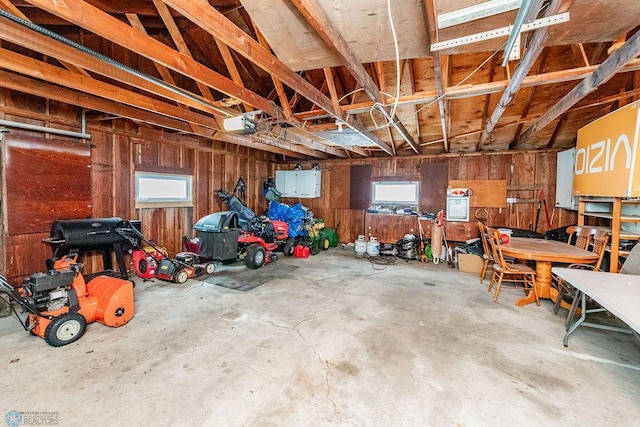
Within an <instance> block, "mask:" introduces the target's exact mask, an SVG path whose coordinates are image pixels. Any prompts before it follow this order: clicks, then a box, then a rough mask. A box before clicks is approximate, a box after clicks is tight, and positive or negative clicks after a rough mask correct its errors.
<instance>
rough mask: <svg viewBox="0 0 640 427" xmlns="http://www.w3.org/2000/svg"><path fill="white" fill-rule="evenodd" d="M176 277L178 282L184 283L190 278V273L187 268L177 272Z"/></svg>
mask: <svg viewBox="0 0 640 427" xmlns="http://www.w3.org/2000/svg"><path fill="white" fill-rule="evenodd" d="M175 278H176V283H178V284H180V285H182V284H183V283H184V282H186V281H187V280H189V273H187V270H180V271H178V272H177V273H176V276H175Z"/></svg>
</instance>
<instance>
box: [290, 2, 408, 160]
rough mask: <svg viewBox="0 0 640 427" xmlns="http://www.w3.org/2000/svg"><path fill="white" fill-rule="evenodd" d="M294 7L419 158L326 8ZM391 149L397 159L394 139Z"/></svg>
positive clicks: (315, 5) (305, 4) (316, 5)
mask: <svg viewBox="0 0 640 427" xmlns="http://www.w3.org/2000/svg"><path fill="white" fill-rule="evenodd" d="M292 3H293V4H294V6H295V7H296V8H297V9H298V11H299V12H300V13H301V14H302V16H303V17H304V18H305V19H306V20H307V22H308V23H309V24H310V25H311V26H312V27H313V28H314V29H315V30H316V32H317V33H318V35H319V36H320V38H321V39H322V40H323V41H324V42H325V44H326V45H327V46H328V47H329V48H331V50H333V51H334V52H335V53H337V54H338V56H339V57H340V58H341V60H342V63H343V65H344V66H345V68H347V69H348V70H349V72H350V73H351V74H352V75H353V77H354V78H355V79H356V81H357V82H358V84H359V85H360V87H362V88H363V90H364V91H365V93H366V94H367V95H368V96H369V98H370V99H372V100H373V101H375V102H376V103H378V105H379V108H381V109H383V110H384V111H385V116H388V118H389V124H390V125H391V126H392V127H393V128H394V129H395V130H396V131H397V132H398V133H399V134H400V136H401V137H402V139H404V140H405V141H406V142H407V144H408V145H409V147H411V149H412V150H413V151H415V152H416V153H417V154H420V149H419V148H418V146H417V144H416V142H415V141H414V139H413V137H412V136H411V134H410V133H409V131H408V130H407V128H406V127H405V126H404V124H403V123H402V122H401V121H400V119H399V118H398V117H397V116H396V115H395V114H394V115H393V116H391V115H390V113H391V108H389V107H387V106H385V104H386V102H384V101H385V100H384V97H383V94H382V93H381V91H380V89H379V88H378V86H376V84H375V83H374V82H373V80H372V79H371V76H370V75H369V74H368V73H367V71H366V70H365V69H364V67H363V66H362V63H361V61H360V60H358V58H357V57H356V55H355V54H354V53H353V51H352V50H351V48H350V47H349V44H348V43H347V41H346V40H345V39H344V37H342V34H341V33H340V31H338V29H337V28H336V27H335V25H334V24H333V22H332V21H331V19H329V16H328V15H327V13H326V12H325V10H324V9H323V8H322V6H320V4H319V3H318V1H317V0H292ZM400 80H401V79H398V81H397V82H396V84H397V85H398V86H400ZM382 81H383V80H381V82H382ZM391 145H392V148H394V151H393V154H394V155H395V147H393V138H391Z"/></svg>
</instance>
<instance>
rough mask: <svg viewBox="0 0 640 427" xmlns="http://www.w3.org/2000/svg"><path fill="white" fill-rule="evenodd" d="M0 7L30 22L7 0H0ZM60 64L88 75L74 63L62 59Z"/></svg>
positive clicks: (87, 74)
mask: <svg viewBox="0 0 640 427" xmlns="http://www.w3.org/2000/svg"><path fill="white" fill-rule="evenodd" d="M0 9H4V10H6V11H7V12H9V13H12V14H13V15H15V16H17V17H18V18H22V19H24V20H25V21H29V22H31V20H30V19H29V18H27V17H26V16H25V14H24V13H22V12H21V11H20V9H18V8H17V7H16V6H15V5H14V4H13V3H11V2H10V1H9V0H0ZM62 65H64V67H65V68H67V69H68V70H71V71H75V72H76V73H80V74H82V75H84V76H87V77H89V73H87V71H86V70H84V69H82V68H80V67H76V66H75V65H73V64H68V63H66V62H64V61H62Z"/></svg>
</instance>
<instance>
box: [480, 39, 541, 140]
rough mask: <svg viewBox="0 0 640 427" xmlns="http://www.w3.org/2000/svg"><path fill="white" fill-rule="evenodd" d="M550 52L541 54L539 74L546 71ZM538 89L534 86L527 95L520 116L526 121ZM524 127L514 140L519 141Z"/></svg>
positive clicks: (519, 130) (519, 128)
mask: <svg viewBox="0 0 640 427" xmlns="http://www.w3.org/2000/svg"><path fill="white" fill-rule="evenodd" d="M550 50H551V48H546V49H544V50H543V51H542V53H541V54H540V60H539V61H538V68H537V70H536V71H537V74H541V73H542V70H544V64H545V63H546V62H547V58H548V57H549V52H550ZM536 87H537V86H533V87H531V88H530V89H529V93H528V94H527V100H526V101H525V104H524V109H523V110H522V114H521V115H520V118H521V119H524V118H525V117H527V116H528V115H529V109H530V108H531V104H533V98H534V97H535V94H536ZM483 122H484V121H483ZM523 127H524V123H520V124H519V125H518V128H517V129H516V133H515V137H514V139H517V138H518V136H520V133H521V132H522V128H523Z"/></svg>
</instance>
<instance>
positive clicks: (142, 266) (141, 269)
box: [136, 258, 149, 277]
mask: <svg viewBox="0 0 640 427" xmlns="http://www.w3.org/2000/svg"><path fill="white" fill-rule="evenodd" d="M147 267H149V265H148V264H147V260H146V259H144V258H143V259H141V260H140V261H138V265H137V268H136V270H137V271H136V273H139V274H138V276H140V277H142V276H144V274H145V273H146V272H147Z"/></svg>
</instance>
